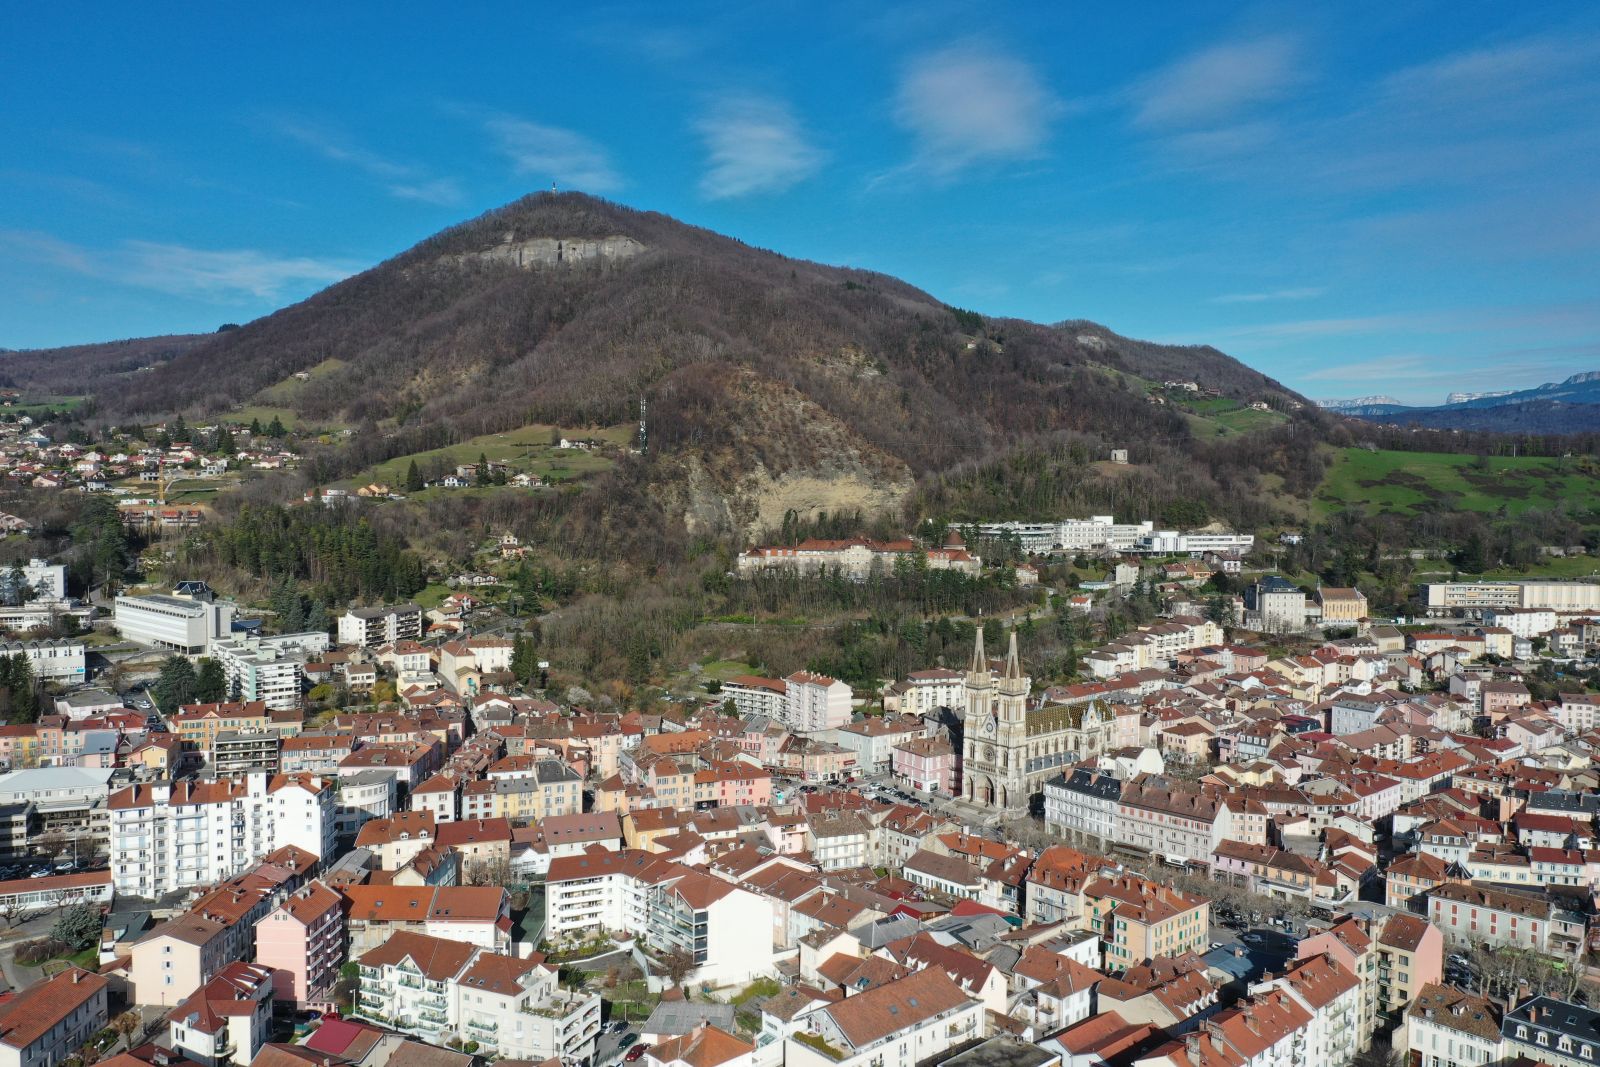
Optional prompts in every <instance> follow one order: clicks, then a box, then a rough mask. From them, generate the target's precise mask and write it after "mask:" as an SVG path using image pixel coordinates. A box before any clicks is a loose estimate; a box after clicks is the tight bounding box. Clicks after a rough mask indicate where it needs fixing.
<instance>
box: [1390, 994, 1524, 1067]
mask: <svg viewBox="0 0 1600 1067" xmlns="http://www.w3.org/2000/svg"><path fill="white" fill-rule="evenodd" d="M1500 1023H1501V1018H1500V1008H1499V1007H1497V1006H1496V1005H1495V1004H1494V1003H1493V1002H1492V1001H1490V1000H1487V999H1485V998H1484V997H1479V996H1473V995H1472V994H1471V993H1464V992H1462V991H1461V990H1459V989H1456V988H1455V987H1454V986H1448V985H1440V984H1433V985H1427V986H1424V987H1423V988H1422V990H1421V992H1419V993H1418V994H1417V999H1416V1000H1415V1001H1413V1002H1412V1004H1411V1007H1410V1008H1408V1009H1406V1031H1405V1047H1406V1049H1407V1050H1408V1051H1409V1052H1410V1054H1411V1056H1412V1062H1413V1063H1415V1064H1416V1067H1485V1065H1487V1064H1494V1063H1498V1062H1500V1060H1501V1058H1502V1039H1501V1033H1500Z"/></svg>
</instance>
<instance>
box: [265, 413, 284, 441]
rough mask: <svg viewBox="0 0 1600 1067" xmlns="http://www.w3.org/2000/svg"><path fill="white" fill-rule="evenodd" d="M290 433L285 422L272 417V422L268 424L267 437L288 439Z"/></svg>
mask: <svg viewBox="0 0 1600 1067" xmlns="http://www.w3.org/2000/svg"><path fill="white" fill-rule="evenodd" d="M288 433H289V431H288V430H286V429H284V426H283V420H282V419H280V418H278V416H276V415H274V416H272V421H271V422H270V423H268V424H267V436H268V437H286V436H288Z"/></svg>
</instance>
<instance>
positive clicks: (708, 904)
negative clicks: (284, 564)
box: [0, 502, 1600, 1067]
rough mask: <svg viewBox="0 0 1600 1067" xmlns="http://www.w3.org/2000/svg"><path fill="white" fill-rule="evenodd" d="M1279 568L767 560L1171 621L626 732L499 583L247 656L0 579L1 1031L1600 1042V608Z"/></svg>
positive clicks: (54, 1034) (241, 633) (147, 599)
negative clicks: (0, 721) (1150, 609)
mask: <svg viewBox="0 0 1600 1067" xmlns="http://www.w3.org/2000/svg"><path fill="white" fill-rule="evenodd" d="M369 506H378V505H377V503H376V502H373V503H372V504H370V505H369ZM1297 536H1298V535H1297V534H1296V533H1294V532H1293V531H1287V532H1284V533H1282V534H1280V535H1279V538H1278V540H1279V542H1281V543H1290V542H1292V540H1293V539H1294V538H1295V537H1297ZM1267 547H1268V546H1264V545H1257V544H1256V538H1255V537H1254V536H1252V535H1238V534H1233V533H1231V532H1229V531H1226V530H1216V529H1209V530H1205V531H1182V530H1161V529H1159V528H1156V527H1155V526H1154V524H1153V523H1151V522H1123V523H1119V522H1117V521H1115V519H1114V518H1113V517H1112V516H1096V517H1091V518H1087V519H1069V520H1064V521H1061V522H1057V523H1032V524H1028V523H1015V522H995V523H986V524H977V525H974V526H971V527H966V528H964V529H963V528H958V527H954V526H952V527H950V528H948V529H947V530H946V531H945V533H944V534H943V535H942V536H941V537H939V538H938V539H937V541H936V542H934V543H932V544H930V543H927V542H925V541H924V540H922V539H919V538H916V537H903V538H900V539H898V540H887V541H876V540H871V539H867V538H854V539H840V540H826V539H818V538H812V539H809V540H801V541H796V542H793V543H789V544H768V545H760V546H753V547H751V548H750V549H748V550H747V551H745V552H744V553H742V554H741V555H740V556H739V557H738V559H737V561H736V564H735V567H734V570H733V572H732V574H733V577H734V579H735V580H743V581H761V580H769V579H781V580H784V581H800V582H822V581H844V582H847V583H848V582H870V581H872V580H874V579H875V577H876V576H880V575H883V574H888V573H905V572H907V571H908V570H909V569H915V570H918V571H919V572H937V571H950V572H952V573H955V574H960V575H965V576H969V577H974V576H979V575H984V574H992V573H993V572H994V570H995V568H996V567H998V568H1000V569H1001V570H1003V571H1004V577H1005V579H1006V582H1007V583H1008V584H1012V585H1015V586H1016V587H1019V588H1024V589H1033V588H1036V587H1039V586H1040V582H1041V575H1042V574H1045V575H1048V574H1050V573H1052V571H1051V570H1050V568H1051V566H1053V565H1054V564H1052V563H1051V561H1052V560H1059V559H1060V558H1062V557H1067V558H1078V559H1080V560H1081V559H1083V558H1084V557H1085V556H1087V557H1089V560H1090V569H1091V570H1093V571H1094V573H1095V574H1096V575H1097V576H1096V577H1093V578H1090V579H1085V580H1081V581H1077V582H1075V584H1074V585H1073V587H1072V588H1071V589H1060V590H1056V589H1045V588H1041V589H1040V592H1043V593H1044V594H1045V595H1044V603H1045V604H1046V605H1047V606H1048V607H1049V608H1050V609H1051V610H1053V611H1055V612H1058V613H1059V614H1060V615H1061V616H1062V617H1063V618H1067V619H1071V618H1075V617H1076V618H1082V619H1084V620H1086V621H1087V620H1089V619H1090V618H1091V617H1100V616H1103V615H1104V613H1105V612H1106V610H1107V608H1108V606H1110V605H1115V604H1117V603H1118V602H1119V601H1121V600H1124V599H1126V598H1129V597H1132V596H1134V595H1136V590H1140V592H1139V593H1138V594H1137V595H1141V596H1149V597H1155V598H1157V599H1158V600H1159V602H1160V603H1161V605H1162V607H1161V611H1160V614H1159V615H1158V616H1157V617H1155V618H1153V619H1151V620H1150V621H1148V622H1144V623H1140V624H1138V625H1136V626H1133V627H1131V628H1128V629H1126V630H1124V631H1123V632H1120V633H1117V634H1115V635H1114V636H1112V637H1110V638H1109V639H1108V640H1107V641H1106V642H1105V643H1103V644H1101V645H1099V646H1097V647H1094V648H1093V649H1092V650H1090V651H1089V652H1087V654H1086V655H1085V656H1084V657H1083V660H1082V663H1081V671H1080V680H1077V681H1071V682H1067V683H1058V684H1049V685H1036V684H1035V683H1034V680H1033V678H1032V677H1031V676H1030V672H1029V669H1028V667H1027V662H1028V655H1029V649H1028V645H1027V637H1026V633H1027V632H1028V626H1027V625H1025V623H1028V622H1030V621H1031V620H1032V614H1031V609H1030V611H1029V613H1028V614H1027V615H1026V617H1024V616H1022V615H1019V613H1017V612H1012V613H1010V614H1009V615H1007V616H1006V617H1003V618H994V619H984V618H978V619H976V620H973V621H972V622H971V624H970V625H968V626H967V627H966V628H965V629H964V630H963V633H966V634H968V635H969V639H970V644H969V645H968V646H967V648H966V649H965V650H964V651H963V652H962V653H961V655H960V656H959V657H958V658H956V660H955V662H950V663H944V664H927V665H926V666H924V667H923V668H921V669H915V670H911V671H908V672H907V673H906V674H905V675H904V676H903V677H900V678H893V679H887V680H885V681H884V683H883V684H882V685H881V686H880V687H879V688H878V689H877V691H875V692H857V691H855V689H854V688H853V687H852V686H851V685H849V684H848V683H846V682H843V681H840V680H837V679H835V678H832V677H828V676H826V675H823V674H820V673H817V672H815V671H804V670H803V671H797V672H794V673H791V674H788V675H787V676H785V677H763V676H758V675H753V674H732V675H729V676H727V677H725V678H720V679H708V680H705V681H703V682H702V683H701V685H700V692H699V695H698V696H696V697H688V696H675V697H674V698H673V699H672V700H669V701H666V702H660V703H657V704H655V705H654V706H651V707H649V708H646V709H640V708H628V707H618V706H615V705H614V703H613V702H612V701H610V700H609V699H608V700H605V701H600V700H595V699H593V698H589V699H585V697H586V696H587V694H583V693H581V692H578V691H576V690H573V689H568V690H566V691H562V690H559V689H557V688H554V687H550V686H548V685H546V677H547V675H548V664H545V663H543V662H535V661H534V656H535V653H533V651H532V647H531V645H530V643H529V642H527V641H526V640H525V639H524V637H523V635H522V633H521V631H520V630H519V629H518V628H517V627H516V626H515V625H510V626H508V625H507V623H508V621H511V622H514V620H511V619H508V617H507V616H506V615H505V614H504V613H503V612H501V611H499V610H498V609H497V606H496V604H495V603H493V602H492V598H493V597H494V596H495V595H496V589H497V588H498V586H497V585H496V583H497V582H498V581H499V579H498V578H497V577H495V576H493V575H491V576H489V577H488V578H487V579H485V580H483V581H475V580H473V579H472V578H471V576H467V577H466V578H464V579H457V580H455V582H456V586H457V588H456V591H455V592H452V593H450V594H449V595H448V596H446V597H444V598H443V599H441V600H440V601H439V603H438V604H437V605H436V606H434V607H431V608H428V609H424V608H423V607H421V606H420V605H418V604H416V603H388V604H351V605H344V606H334V607H333V609H332V610H328V609H326V608H325V609H324V610H323V612H322V615H321V617H320V618H313V617H310V616H309V615H305V614H301V615H300V616H299V617H296V618H293V619H290V618H288V617H286V615H284V614H280V613H276V612H268V613H267V614H268V616H269V617H270V618H271V619H272V625H267V626H264V625H263V624H262V621H261V619H260V618H258V617H256V616H258V615H259V614H260V612H259V608H257V607H252V606H251V605H249V604H241V603H239V602H237V601H235V600H233V599H230V598H229V597H227V596H223V595H219V594H218V593H217V592H216V591H214V590H213V589H212V588H211V587H210V586H209V585H208V584H207V583H206V582H204V581H200V580H193V579H188V580H177V581H174V582H172V583H171V584H170V586H168V587H164V588H161V589H160V590H155V589H151V588H148V587H144V588H140V589H130V590H128V591H125V592H122V593H120V594H118V595H116V596H115V597H114V598H111V599H110V600H109V603H105V602H102V603H99V604H98V605H97V604H95V603H93V602H91V601H90V600H88V599H75V598H71V597H69V596H68V595H67V593H68V576H67V568H66V566H64V565H63V564H59V563H51V562H50V561H48V560H46V559H39V558H33V559H28V560H19V561H17V562H16V563H15V564H14V565H13V566H12V567H11V569H10V571H9V572H8V576H7V579H6V580H7V584H8V587H9V588H11V590H12V593H13V595H12V596H10V597H9V598H8V599H9V601H10V602H11V603H12V604H13V606H12V607H10V608H8V609H6V610H7V611H8V612H10V614H9V615H7V616H6V617H5V619H4V620H3V621H4V623H5V625H6V626H7V629H8V631H9V632H10V633H11V634H12V640H10V641H9V642H8V643H7V644H5V645H4V647H3V649H0V652H3V653H4V657H3V658H0V665H3V666H4V679H3V680H4V683H5V684H4V688H5V690H6V692H7V693H8V694H9V700H10V702H11V703H10V709H11V710H10V714H9V719H10V722H11V725H7V726H4V727H0V765H3V766H4V768H6V771H5V773H4V774H3V775H0V817H3V824H4V827H5V829H6V834H5V837H4V850H3V852H0V877H3V878H4V879H5V880H4V881H0V918H4V919H5V921H6V925H7V931H6V936H5V939H4V940H3V941H0V973H3V975H4V978H5V981H6V983H7V985H8V986H10V992H9V993H8V994H6V996H7V998H8V999H5V1000H3V1001H0V1048H4V1049H5V1050H6V1052H7V1055H10V1056H12V1057H14V1062H16V1063H18V1064H20V1065H24V1067H35V1065H43V1067H58V1065H69V1064H70V1065H75V1067H86V1065H87V1064H90V1063H93V1062H96V1061H104V1062H116V1063H118V1064H119V1065H120V1067H134V1064H135V1061H137V1062H138V1063H139V1064H145V1065H161V1067H183V1065H186V1064H196V1065H199V1067H222V1065H223V1064H234V1065H237V1067H252V1065H265V1067H295V1065H297V1064H300V1063H303V1062H309V1063H313V1064H317V1065H320V1067H327V1065H330V1064H335V1063H338V1064H361V1065H364V1064H373V1065H374V1067H382V1065H385V1064H391V1063H393V1064H399V1065H405V1064H416V1065H424V1067H450V1065H461V1067H466V1065H468V1064H471V1063H474V1062H476V1061H481V1060H497V1061H504V1062H514V1063H520V1062H524V1061H527V1062H533V1063H540V1064H549V1065H551V1067H554V1065H555V1064H557V1063H559V1064H563V1065H567V1067H611V1065H613V1064H617V1063H637V1064H640V1065H641V1067H723V1065H728V1067H829V1065H849V1067H884V1065H886V1064H896V1065H901V1067H911V1065H913V1064H919V1063H934V1064H941V1065H942V1064H952V1065H967V1064H993V1063H1003V1064H1007V1065H1011V1064H1015V1065H1018V1067H1046V1065H1049V1064H1059V1065H1060V1067H1092V1065H1096V1064H1106V1065H1108V1067H1198V1065H1200V1064H1230V1065H1240V1067H1242V1065H1263V1067H1265V1065H1273V1067H1276V1065H1294V1064H1322V1065H1329V1067H1345V1065H1347V1064H1353V1063H1357V1062H1361V1063H1374V1062H1382V1061H1383V1060H1384V1059H1385V1058H1388V1057H1400V1056H1410V1057H1412V1059H1411V1060H1410V1061H1409V1062H1412V1063H1425V1064H1429V1065H1454V1064H1461V1065H1463V1067H1466V1065H1476V1064H1484V1063H1493V1062H1497V1061H1500V1060H1512V1059H1516V1058H1518V1057H1526V1058H1527V1059H1529V1060H1534V1061H1538V1062H1544V1063H1555V1064H1569V1063H1570V1064H1578V1063H1583V1062H1587V1061H1590V1060H1592V1058H1593V1057H1594V1055H1595V1049H1596V1046H1600V1029H1597V1023H1596V1020H1597V1015H1596V1013H1595V1012H1594V1011H1591V1010H1590V1009H1589V1007H1588V1006H1587V1005H1588V1003H1589V1001H1590V997H1591V995H1592V991H1591V989H1590V983H1589V978H1590V975H1591V964H1590V963H1589V959H1590V954H1591V952H1592V951H1594V950H1596V949H1597V948H1600V906H1597V901H1600V897H1597V895H1596V893H1597V890H1600V846H1597V843H1596V835H1597V833H1600V827H1597V824H1596V817H1597V814H1600V772H1597V771H1596V770H1595V769H1594V768H1595V750H1596V746H1600V693H1593V692H1585V691H1584V689H1583V687H1582V685H1581V683H1579V684H1575V685H1573V686H1570V687H1562V686H1561V684H1560V683H1559V677H1560V676H1559V675H1552V665H1564V666H1566V667H1567V668H1572V667H1575V666H1576V667H1582V666H1583V665H1584V664H1585V663H1588V662H1592V660H1593V657H1594V655H1595V652H1596V648H1597V646H1600V585H1593V584H1587V583H1582V582H1576V581H1555V580H1543V579H1522V580H1504V581H1481V580H1480V581H1448V582H1440V583H1431V584H1426V585H1425V586H1424V587H1423V588H1421V589H1419V590H1418V591H1417V597H1416V602H1417V603H1418V604H1420V605H1423V606H1425V608H1426V611H1425V615H1424V617H1421V618H1417V619H1410V620H1405V619H1383V618H1374V617H1372V615H1371V614H1370V613H1369V610H1368V605H1367V601H1366V598H1365V597H1364V596H1363V595H1362V593H1361V591H1360V590H1358V589H1355V588H1333V587H1326V586H1319V587H1317V588H1315V589H1310V590H1308V589H1306V588H1304V587H1302V586H1301V585H1298V584H1296V583H1295V582H1294V581H1291V580H1288V579H1286V578H1285V577H1283V576H1281V575H1279V574H1277V573H1274V572H1273V571H1272V568H1271V567H1270V565H1263V560H1264V558H1265V557H1266V554H1267ZM985 548H989V549H998V550H999V551H1000V552H1001V554H1002V555H1003V556H1004V557H1005V559H1004V561H999V560H991V561H987V562H986V560H985V559H984V556H983V550H984V549H985ZM485 552H486V558H494V559H498V560H500V561H502V562H504V563H507V564H509V563H514V562H515V561H517V560H519V559H520V558H521V556H522V554H523V549H522V546H521V545H520V542H519V541H518V539H517V538H515V537H514V536H512V535H510V534H505V535H502V536H500V537H499V538H497V539H496V540H495V541H494V542H493V543H492V544H491V545H489V546H487V547H486V549H485ZM1096 568H1098V569H1096ZM1098 575H1103V577H1099V576H1098ZM1219 575H1220V576H1223V580H1224V581H1225V582H1227V583H1228V584H1227V585H1226V588H1228V589H1230V590H1237V591H1234V592H1228V593H1217V592H1216V579H1217V576H1219ZM67 619H70V620H71V623H70V625H69V626H67V627H66V629H65V631H64V632H63V629H62V623H63V620H67ZM290 622H292V623H294V624H296V625H298V626H300V627H301V628H299V629H289V630H285V629H284V624H285V623H290ZM1552 676H1553V677H1555V678H1557V679H1558V680H1557V681H1556V682H1554V683H1552V682H1551V681H1550V680H1549V679H1550V678H1551V677H1552ZM330 694H333V695H332V696H330Z"/></svg>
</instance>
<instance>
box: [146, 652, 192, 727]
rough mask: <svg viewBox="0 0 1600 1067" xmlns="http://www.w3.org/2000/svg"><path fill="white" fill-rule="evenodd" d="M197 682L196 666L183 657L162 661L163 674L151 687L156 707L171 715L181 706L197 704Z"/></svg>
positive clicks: (172, 657) (168, 658)
mask: <svg viewBox="0 0 1600 1067" xmlns="http://www.w3.org/2000/svg"><path fill="white" fill-rule="evenodd" d="M196 682H197V679H196V677H195V670H194V664H192V663H190V662H189V661H188V660H187V659H186V658H184V657H183V656H176V655H174V656H168V657H167V658H166V659H164V660H162V661H161V673H160V674H159V675H158V676H157V677H156V684H155V685H153V686H151V687H150V695H151V696H153V697H155V698H156V705H157V706H158V707H160V708H161V710H162V711H164V712H166V713H167V714H169V715H170V714H171V713H172V712H174V711H177V710H178V708H179V707H180V706H181V705H184V704H193V703H194V702H195V699H194V697H195V688H196Z"/></svg>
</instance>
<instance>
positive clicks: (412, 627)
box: [339, 604, 422, 648]
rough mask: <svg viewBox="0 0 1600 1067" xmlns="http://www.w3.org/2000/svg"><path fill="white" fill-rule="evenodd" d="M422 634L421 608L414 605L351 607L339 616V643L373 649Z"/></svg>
mask: <svg viewBox="0 0 1600 1067" xmlns="http://www.w3.org/2000/svg"><path fill="white" fill-rule="evenodd" d="M421 637H422V609H421V608H420V607H418V606H417V605H415V604H400V605H398V606H395V607H387V608H352V609H351V610H350V611H347V612H345V613H344V614H343V615H341V616H339V643H340V644H341V645H361V646H363V647H365V648H376V647H378V646H379V645H389V644H394V643H395V642H396V641H417V640H420V639H421Z"/></svg>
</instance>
